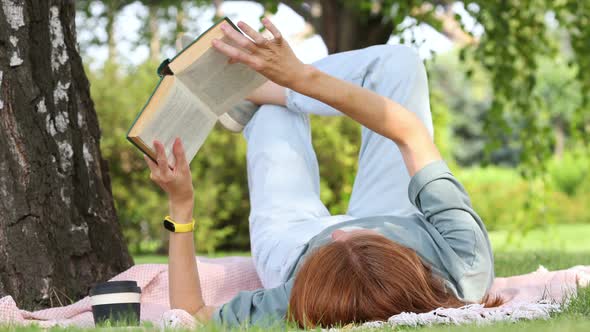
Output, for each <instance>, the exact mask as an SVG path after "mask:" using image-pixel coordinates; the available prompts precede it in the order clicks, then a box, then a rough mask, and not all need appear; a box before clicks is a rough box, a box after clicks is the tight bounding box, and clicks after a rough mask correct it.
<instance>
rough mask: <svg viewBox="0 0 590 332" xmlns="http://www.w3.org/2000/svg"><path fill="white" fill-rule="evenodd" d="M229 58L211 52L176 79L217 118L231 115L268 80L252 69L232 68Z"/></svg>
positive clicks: (212, 50) (202, 56)
mask: <svg viewBox="0 0 590 332" xmlns="http://www.w3.org/2000/svg"><path fill="white" fill-rule="evenodd" d="M227 61H228V58H227V57H226V56H225V55H223V54H221V53H219V52H217V51H216V50H215V49H213V48H210V49H208V50H207V51H205V53H203V55H201V56H200V57H199V58H198V59H196V61H195V62H193V63H192V64H191V65H190V66H189V67H187V68H186V69H185V70H183V71H182V72H181V73H177V74H176V76H177V77H178V78H179V79H180V80H181V81H182V82H183V83H184V84H185V85H186V86H187V87H188V89H189V90H191V91H192V92H193V93H194V94H195V95H197V96H198V97H199V98H200V99H201V100H202V101H203V102H204V103H205V104H206V105H207V106H208V107H209V108H210V109H211V110H212V111H213V113H215V114H216V115H217V116H219V115H221V114H223V113H225V112H227V111H229V110H230V109H231V107H232V106H234V105H235V104H237V103H239V102H240V101H241V100H242V99H244V98H245V97H246V96H247V95H249V94H250V92H252V91H253V90H254V89H256V88H257V87H259V86H260V85H262V83H264V82H266V78H265V77H264V76H262V75H260V74H258V73H257V72H256V71H254V70H252V69H250V68H249V67H248V66H246V65H244V64H241V63H236V64H229V63H228V62H227Z"/></svg>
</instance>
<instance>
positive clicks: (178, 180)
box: [144, 138, 194, 218]
mask: <svg viewBox="0 0 590 332" xmlns="http://www.w3.org/2000/svg"><path fill="white" fill-rule="evenodd" d="M154 146H155V148H156V160H157V161H158V163H157V164H156V163H154V162H153V161H152V160H151V159H149V158H148V157H147V156H144V159H145V161H146V163H147V165H148V167H149V168H150V171H151V174H150V179H151V180H152V181H154V182H155V183H156V184H157V185H158V186H160V188H162V189H163V190H164V191H165V192H166V193H167V194H168V198H169V200H170V208H171V210H172V211H171V212H174V209H175V208H179V207H183V210H190V214H191V215H192V206H193V204H194V192H193V182H192V178H191V171H190V167H189V165H188V161H187V160H186V156H185V153H184V148H183V146H182V142H181V141H180V139H179V138H177V139H176V140H175V141H174V145H173V147H172V153H173V154H174V158H175V159H176V162H175V165H174V167H173V168H172V169H171V168H170V165H169V164H168V158H166V151H165V149H164V145H163V144H162V143H160V142H159V141H154ZM189 207H190V209H189ZM188 212H189V211H186V213H182V214H183V216H182V217H183V218H184V217H185V216H184V214H188Z"/></svg>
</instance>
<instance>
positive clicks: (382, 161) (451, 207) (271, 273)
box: [146, 19, 499, 327]
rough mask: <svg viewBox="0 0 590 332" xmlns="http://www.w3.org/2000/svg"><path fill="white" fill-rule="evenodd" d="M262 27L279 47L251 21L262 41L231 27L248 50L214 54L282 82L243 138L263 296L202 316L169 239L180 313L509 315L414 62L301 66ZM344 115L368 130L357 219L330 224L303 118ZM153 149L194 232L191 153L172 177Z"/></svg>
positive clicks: (181, 256)
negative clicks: (482, 307)
mask: <svg viewBox="0 0 590 332" xmlns="http://www.w3.org/2000/svg"><path fill="white" fill-rule="evenodd" d="M263 24H264V26H265V27H266V28H267V29H268V30H269V31H270V32H271V33H272V35H273V39H270V40H267V39H265V38H263V37H262V36H261V35H260V34H259V33H258V32H256V31H255V30H253V29H252V28H251V27H249V26H248V25H246V24H244V23H242V22H240V23H239V24H238V26H239V27H240V28H241V29H242V30H243V31H244V32H245V33H246V34H247V35H248V36H249V37H250V38H251V40H250V39H248V38H245V37H244V36H243V35H241V34H239V33H238V32H236V31H235V30H233V29H232V28H231V27H229V26H227V25H225V26H223V31H224V33H225V35H226V37H227V38H229V39H230V40H232V41H233V45H237V47H239V48H237V47H234V46H230V45H229V44H228V43H225V42H223V41H221V40H215V41H213V46H214V47H215V48H216V49H217V50H218V51H219V52H221V53H223V54H225V55H227V56H228V57H229V58H230V62H233V63H235V62H240V63H243V64H245V65H247V66H250V67H251V68H253V69H254V70H257V71H258V72H259V73H261V74H262V75H264V76H266V77H267V78H268V79H269V80H270V81H271V82H268V83H267V84H265V85H264V86H262V87H261V88H260V89H258V90H256V91H255V92H254V93H253V94H252V95H251V96H250V97H249V100H250V101H252V102H254V103H256V104H259V105H263V106H262V107H260V109H259V110H258V111H257V112H256V113H255V114H254V116H253V117H252V119H251V120H250V121H249V122H248V123H247V125H246V128H245V137H246V139H247V141H248V155H247V159H248V182H249V189H250V200H251V215H250V237H251V243H252V254H253V258H254V262H255V265H256V268H257V271H258V273H259V276H260V278H261V280H262V283H263V285H264V287H265V289H260V290H257V291H253V292H242V293H240V294H239V295H237V296H236V297H235V298H234V299H233V300H232V301H230V302H229V303H227V304H225V305H223V306H221V307H220V308H213V307H207V306H205V305H204V303H203V299H202V296H201V290H200V285H199V279H198V270H197V266H196V263H195V260H194V247H193V236H192V233H191V232H188V233H171V235H170V249H169V256H170V257H169V274H170V303H171V306H172V307H173V308H181V309H184V310H186V311H188V312H190V313H192V314H194V315H195V317H196V318H197V319H198V320H199V321H201V322H207V321H209V320H211V319H213V320H215V321H216V322H218V323H221V324H226V325H241V324H256V325H260V324H269V323H273V322H276V321H277V320H285V319H288V320H292V321H295V322H296V323H297V324H299V326H301V327H315V326H323V327H327V326H333V325H345V324H348V323H351V322H355V323H359V322H364V321H370V320H385V319H387V318H388V317H390V316H392V315H394V314H397V313H400V312H404V311H407V312H427V311H430V310H433V309H435V308H438V307H458V306H462V305H464V304H466V303H475V302H483V303H486V304H487V305H498V304H499V301H496V300H491V299H490V298H489V296H488V294H487V292H488V290H489V288H490V286H491V283H492V281H493V279H494V272H493V271H494V268H493V256H492V252H491V248H490V243H489V240H488V236H487V232H486V229H485V226H484V224H483V222H482V221H481V219H480V218H479V217H478V215H477V214H476V213H475V212H474V211H473V209H472V207H471V204H470V201H469V198H468V196H467V194H466V193H465V190H464V189H463V187H462V186H461V185H460V184H459V182H458V181H457V180H456V179H455V178H454V176H453V175H452V174H451V173H450V171H449V169H448V167H447V166H446V164H445V163H444V162H443V161H442V160H441V157H440V154H439V152H438V150H437V148H436V147H435V145H434V144H433V142H432V124H431V117H430V111H429V104H428V88H427V80H426V74H425V71H424V67H423V65H422V63H421V61H420V60H419V59H418V58H417V56H416V55H415V54H414V53H413V52H412V51H410V50H409V49H407V48H405V47H403V46H377V47H371V48H368V49H364V50H359V51H353V52H347V53H342V54H337V55H333V56H330V57H328V58H326V59H324V60H322V61H320V62H318V63H316V64H315V65H314V66H315V67H314V66H311V65H304V64H303V63H301V62H300V61H299V60H298V59H297V57H296V56H295V55H294V54H293V52H292V50H291V49H290V47H289V45H288V44H287V42H286V41H285V40H283V39H282V37H281V34H280V32H279V31H278V30H277V29H276V28H275V27H274V26H273V25H272V23H271V22H270V21H269V20H268V19H263ZM316 67H317V68H316ZM328 73H330V74H331V75H330V74H328ZM402 105H403V106H402ZM340 112H342V113H344V114H346V115H348V116H349V117H351V118H352V119H354V120H356V121H357V122H359V123H360V124H361V125H362V126H363V128H362V139H363V140H362V146H361V152H360V156H359V171H358V174H357V177H356V180H355V184H354V188H353V193H352V196H351V200H350V207H349V210H348V212H347V214H346V215H341V216H330V215H329V213H328V211H327V209H326V208H325V207H324V205H323V204H322V202H321V201H320V199H319V175H318V166H317V160H316V156H315V153H314V151H313V148H312V145H311V137H310V131H309V122H308V117H307V114H306V113H317V114H322V115H339V114H340ZM154 144H155V148H156V150H157V154H158V158H157V160H158V164H155V163H153V162H152V161H150V160H149V159H147V158H146V161H147V163H148V166H149V167H150V169H151V172H152V174H151V177H152V179H153V180H154V181H155V182H156V183H157V184H159V185H160V186H161V187H162V189H164V190H165V191H166V192H167V193H168V195H169V203H170V215H171V218H172V219H173V220H174V221H175V222H176V223H178V224H182V223H190V222H191V220H192V214H193V187H192V183H191V175H190V170H189V167H188V163H187V161H186V159H185V157H184V151H183V148H182V143H181V142H180V141H179V140H177V141H176V142H175V143H174V148H173V153H174V155H175V158H176V164H175V165H174V167H173V169H172V170H171V169H170V168H169V166H168V164H167V161H166V160H167V159H166V155H165V152H164V148H163V146H162V144H160V143H159V142H155V143H154ZM404 165H405V166H404ZM404 167H405V169H404ZM410 177H411V179H410ZM406 193H409V200H408V197H407V196H408V194H406ZM189 229H190V227H189ZM197 229H198V227H197Z"/></svg>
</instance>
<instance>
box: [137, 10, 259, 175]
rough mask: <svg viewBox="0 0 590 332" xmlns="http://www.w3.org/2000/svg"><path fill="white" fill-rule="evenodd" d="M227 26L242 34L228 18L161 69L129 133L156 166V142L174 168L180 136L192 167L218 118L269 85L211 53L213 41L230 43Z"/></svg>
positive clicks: (244, 69) (253, 72)
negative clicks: (224, 28)
mask: <svg viewBox="0 0 590 332" xmlns="http://www.w3.org/2000/svg"><path fill="white" fill-rule="evenodd" d="M223 22H227V23H228V24H229V25H230V26H232V27H233V28H234V29H236V30H237V31H240V30H239V29H238V28H237V27H236V26H235V25H234V24H233V23H232V22H231V20H230V19H228V18H227V17H226V18H224V19H223V20H221V21H220V22H218V23H216V24H215V25H213V26H212V27H211V28H209V29H208V30H207V31H206V32H204V33H203V34H202V35H201V36H199V37H198V38H197V39H195V40H194V41H193V42H192V43H191V44H189V45H188V46H187V47H185V48H184V49H183V50H182V51H180V52H179V53H178V54H177V55H176V56H175V57H174V58H172V59H170V60H168V59H166V60H164V62H162V64H161V65H160V67H159V68H158V75H159V76H160V81H159V82H158V85H157V86H156V88H155V89H154V91H153V92H152V94H151V96H150V98H149V99H148V101H147V102H146V104H145V106H144V107H143V109H142V110H141V112H140V113H139V115H138V116H137V118H136V119H135V121H134V122H133V125H132V126H131V128H130V129H129V132H128V133H127V139H128V140H129V141H130V142H131V143H133V145H135V146H136V147H138V148H139V149H140V150H141V151H142V152H143V153H144V154H146V155H147V156H148V157H149V158H150V159H152V160H154V161H156V153H155V149H154V147H153V145H152V143H153V141H154V140H159V141H160V142H162V144H164V147H165V148H166V155H167V156H168V162H169V163H170V165H172V164H173V162H174V156H173V155H172V144H173V143H174V139H175V138H176V137H180V139H181V140H182V142H183V145H184V148H185V153H186V158H187V160H188V161H189V162H190V161H191V160H192V159H193V158H194V157H195V155H196V154H197V152H198V151H199V149H200V148H201V146H202V145H203V143H204V142H205V139H206V138H207V136H208V135H209V133H210V132H211V130H212V129H213V126H214V125H215V123H216V122H217V119H218V118H219V116H221V115H222V114H224V113H226V112H227V111H229V110H230V109H231V107H232V106H234V105H236V104H237V103H238V102H240V101H241V100H242V99H244V98H245V97H246V96H247V95H249V94H250V93H251V92H252V91H253V90H255V89H256V88H258V87H259V86H260V85H262V84H263V83H264V82H266V78H265V77H264V76H262V75H260V74H258V73H257V72H256V71H254V70H252V69H250V68H249V67H247V66H246V65H244V64H241V63H235V64H229V63H228V60H229V59H228V57H227V56H225V55H223V54H221V53H219V52H217V51H216V50H215V49H214V48H213V46H212V44H211V42H212V41H213V40H214V39H221V40H223V41H224V42H226V43H228V44H232V43H231V42H230V41H229V40H228V39H227V38H225V37H224V34H223V31H222V30H221V23H223ZM234 46H235V45H234Z"/></svg>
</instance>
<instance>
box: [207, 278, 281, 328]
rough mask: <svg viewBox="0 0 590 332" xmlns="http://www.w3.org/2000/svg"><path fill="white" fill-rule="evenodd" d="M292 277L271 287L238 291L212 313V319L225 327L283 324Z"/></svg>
mask: <svg viewBox="0 0 590 332" xmlns="http://www.w3.org/2000/svg"><path fill="white" fill-rule="evenodd" d="M292 287H293V279H291V280H289V281H288V282H287V283H285V284H283V285H280V286H278V287H276V288H271V289H258V290H255V291H246V292H240V293H238V295H236V297H234V298H233V299H232V300H231V301H229V302H228V303H226V304H224V305H222V306H221V307H219V308H218V309H217V310H216V311H215V312H214V313H213V320H214V321H215V322H216V323H217V324H219V325H223V326H226V327H243V326H250V325H255V326H262V327H268V326H276V325H281V326H282V325H284V321H285V317H286V314H287V307H288V305H289V294H290V293H291V288H292Z"/></svg>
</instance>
